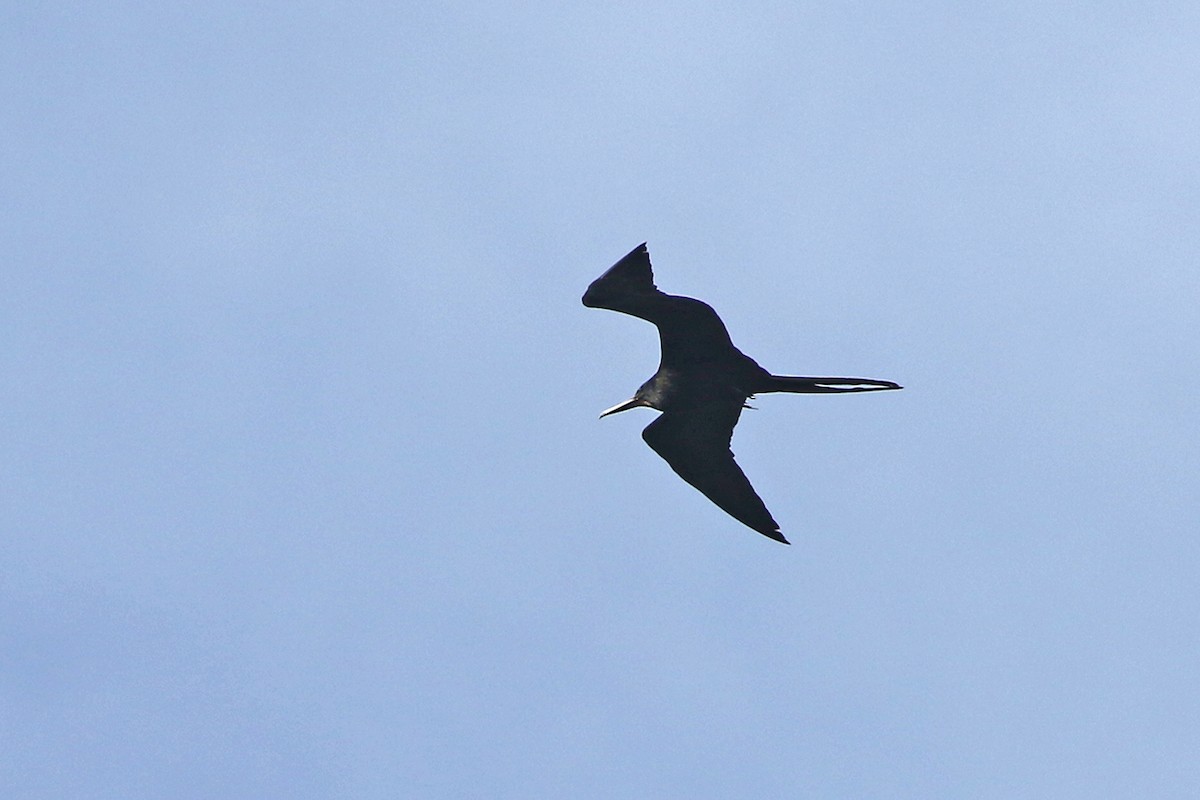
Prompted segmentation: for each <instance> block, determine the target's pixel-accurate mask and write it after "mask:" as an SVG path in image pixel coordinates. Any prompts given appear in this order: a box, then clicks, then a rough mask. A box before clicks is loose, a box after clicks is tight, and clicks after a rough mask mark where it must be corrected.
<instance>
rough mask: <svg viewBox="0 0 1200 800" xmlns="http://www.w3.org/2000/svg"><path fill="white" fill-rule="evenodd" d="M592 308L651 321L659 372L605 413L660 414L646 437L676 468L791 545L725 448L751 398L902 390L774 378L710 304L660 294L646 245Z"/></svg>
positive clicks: (859, 381)
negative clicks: (772, 394)
mask: <svg viewBox="0 0 1200 800" xmlns="http://www.w3.org/2000/svg"><path fill="white" fill-rule="evenodd" d="M583 304H584V305H585V306H587V307H588V308H607V309H609V310H612V311H620V312H621V313H623V314H631V315H633V316H635V317H640V318H641V319H644V320H647V321H649V322H652V323H654V325H655V326H656V327H657V328H658V336H659V342H660V345H661V348H662V357H661V359H660V361H659V365H658V371H657V372H655V373H654V375H653V377H651V378H650V380H648V381H646V382H645V383H643V384H642V385H641V386H640V387H639V388H638V390H637V393H636V394H634V396H633V397H632V398H630V399H629V400H626V401H625V402H623V403H618V404H617V405H615V406H613V407H612V408H609V409H606V410H605V411H604V412H603V413H601V414H600V417H601V418H604V417H607V416H608V415H609V414H616V413H617V412H620V411H627V410H629V409H631V408H639V407H647V408H653V409H656V410H658V411H661V412H662V414H661V415H660V416H659V417H658V418H657V419H656V420H654V421H653V422H651V423H650V424H649V425H647V426H646V428H645V430H643V431H642V438H643V439H644V440H645V441H646V444H648V445H650V447H651V449H653V450H654V452H656V453H658V454H659V455H660V456H661V457H662V458H663V460H664V461H666V462H667V464H669V465H670V467H671V469H673V470H675V472H676V473H677V474H678V475H679V477H681V478H683V479H684V480H685V481H687V482H688V483H690V484H691V485H692V486H694V487H696V488H697V489H699V490H700V491H701V493H703V494H704V496H705V497H707V498H708V499H709V500H712V501H713V502H714V503H716V504H717V506H719V507H720V508H721V509H722V510H724V511H725V512H726V513H728V514H729V515H730V516H732V517H733V518H734V519H736V520H738V521H739V522H741V523H743V524H744V525H747V526H748V527H750V528H753V529H754V530H756V531H758V532H759V533H761V534H763V535H764V536H768V537H770V538H772V539H774V540H775V541H777V542H782V543H784V544H789V542H788V540H787V539H785V538H784V536H783V534H782V533H780V531H779V524H778V523H777V522H775V519H774V517H772V516H771V512H770V511H768V510H767V507H766V505H765V504H764V503H763V501H762V498H760V497H759V496H758V493H757V492H755V491H754V487H753V486H751V485H750V481H749V480H747V479H746V475H745V473H743V472H742V469H741V467H739V466H738V465H737V462H736V461H734V458H733V452H732V451H731V450H730V449H729V443H730V440H731V439H732V438H733V428H734V426H735V425H737V422H738V418H739V417H740V416H741V414H742V409H743V408H747V407H748V406H746V400H748V399H750V398H752V397H754V396H755V395H756V394H765V393H767V392H796V393H804V394H826V393H833V392H877V391H883V390H887V389H900V388H902V387H901V386H900V385H899V384H896V383H892V382H891V381H876V380H868V379H865V378H805V377H794V376H786V375H772V374H771V373H770V372H767V371H766V370H765V369H763V368H762V367H760V366H759V365H758V363H757V362H755V360H754V359H752V358H750V357H749V356H747V355H746V354H744V353H743V352H742V351H740V350H738V349H737V348H736V347H734V346H733V341H732V340H731V339H730V338H729V332H728V331H727V330H726V329H725V323H723V322H721V318H720V317H718V316H717V312H715V311H713V309H712V307H711V306H709V305H708V304H707V303H702V302H701V301H699V300H695V299H693V298H691V297H680V296H677V295H670V294H666V293H664V292H661V291H659V289H658V287H657V286H655V285H654V273H653V271H652V270H651V267H650V253H649V251H648V250H647V249H646V245H645V244H644V243H643V244H640V245H638V246H637V247H635V248H634V249H633V250H632V251H630V253H629V254H628V255H626V256H625V257H624V258H622V259H621V260H620V261H618V262H617V263H616V264H613V265H612V266H611V267H610V268H609V269H608V270H607V271H606V272H605V273H604V274H603V275H601V276H600V277H599V278H597V279H596V280H594V281H592V284H591V285H590V286H588V289H587V291H586V292H584V295H583Z"/></svg>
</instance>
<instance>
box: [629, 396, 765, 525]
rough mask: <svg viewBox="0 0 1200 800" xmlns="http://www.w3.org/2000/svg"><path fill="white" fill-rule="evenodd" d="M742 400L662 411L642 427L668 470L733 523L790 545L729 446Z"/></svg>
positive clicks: (646, 438) (648, 442) (644, 435)
mask: <svg viewBox="0 0 1200 800" xmlns="http://www.w3.org/2000/svg"><path fill="white" fill-rule="evenodd" d="M741 413H742V405H741V403H740V402H739V403H731V402H723V401H722V402H709V403H704V404H702V405H698V406H694V407H691V408H687V409H675V410H672V411H668V412H664V413H663V414H662V415H661V416H660V417H659V418H658V419H656V420H654V422H651V423H650V424H649V425H648V426H646V429H645V430H644V431H642V438H643V439H645V440H646V444H648V445H650V447H651V448H652V449H653V450H654V452H656V453H658V454H659V455H660V456H662V458H663V459H664V460H665V461H666V462H667V463H668V464H670V465H671V469H673V470H675V472H676V473H677V474H678V475H679V477H681V478H683V479H684V480H685V481H687V482H688V483H690V484H691V485H692V486H695V487H696V488H697V489H699V490H700V491H701V492H702V493H703V494H704V496H705V497H707V498H708V499H709V500H712V501H713V502H714V503H716V504H717V505H718V506H720V507H721V508H722V509H724V510H725V512H726V513H728V514H729V515H730V516H732V517H733V518H734V519H736V520H737V521H739V522H741V523H743V524H744V525H747V526H749V527H751V528H753V529H754V530H756V531H758V532H759V533H761V534H763V535H764V536H769V537H770V538H772V539H774V540H775V541H777V542H783V543H784V544H788V540H787V539H785V538H783V534H782V533H780V532H779V524H778V523H777V522H775V520H774V518H773V517H772V516H771V512H770V511H768V510H767V507H766V505H764V504H763V501H762V498H760V497H759V496H758V493H757V492H755V491H754V487H753V486H751V485H750V481H749V480H747V479H746V474H745V473H744V472H742V469H741V467H739V466H738V465H737V462H736V461H734V460H733V451H731V450H730V449H729V442H730V439H732V438H733V426H734V425H736V424H737V421H738V417H739V416H740V415H741Z"/></svg>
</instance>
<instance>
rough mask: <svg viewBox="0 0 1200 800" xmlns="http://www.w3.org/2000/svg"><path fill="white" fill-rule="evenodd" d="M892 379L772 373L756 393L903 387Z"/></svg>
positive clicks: (853, 390)
mask: <svg viewBox="0 0 1200 800" xmlns="http://www.w3.org/2000/svg"><path fill="white" fill-rule="evenodd" d="M903 388H904V387H903V386H901V385H900V384H898V383H892V382H891V381H873V380H868V379H867V378H801V377H797V376H793V375H772V376H770V378H769V379H767V380H766V381H765V382H764V385H763V387H762V388H760V389H757V390H755V393H756V394H765V393H767V392H795V393H797V394H823V393H826V392H882V391H886V390H887V389H903Z"/></svg>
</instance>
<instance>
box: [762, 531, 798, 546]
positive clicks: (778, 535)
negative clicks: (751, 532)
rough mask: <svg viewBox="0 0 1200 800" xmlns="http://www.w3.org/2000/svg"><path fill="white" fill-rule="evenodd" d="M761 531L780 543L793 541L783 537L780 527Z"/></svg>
mask: <svg viewBox="0 0 1200 800" xmlns="http://www.w3.org/2000/svg"><path fill="white" fill-rule="evenodd" d="M759 533H761V534H762V535H763V536H766V537H767V538H768V539H774V540H775V541H777V542H779V543H780V544H791V542H789V541H788V540H787V539H785V538H783V534H782V533H780V532H779V528H776V529H775V530H773V531H759Z"/></svg>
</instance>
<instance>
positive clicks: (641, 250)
mask: <svg viewBox="0 0 1200 800" xmlns="http://www.w3.org/2000/svg"><path fill="white" fill-rule="evenodd" d="M583 304H584V305H585V306H588V307H589V308H607V309H609V310H611V311H620V312H621V313H623V314H632V315H633V316H635V317H641V318H642V319H644V320H647V321H649V322H653V323H654V324H655V325H656V326H657V327H658V335H659V341H660V343H661V344H662V355H663V363H664V364H669V365H672V366H683V365H686V364H688V363H697V362H709V361H714V360H729V359H731V358H737V356H740V355H741V354H740V353H738V351H737V349H736V348H734V346H733V342H732V341H730V339H729V332H728V331H727V330H726V329H725V323H723V322H721V318H720V317H719V316H717V312H716V311H713V310H712V307H711V306H709V305H708V304H707V303H702V302H701V301H699V300H695V299H693V298H691V297H680V296H678V295H672V294H666V293H664V292H661V291H659V289H658V287H657V286H655V285H654V272H653V270H652V269H651V268H650V252H649V251H648V250H647V249H646V245H645V243H643V244H640V245H638V246H637V247H635V248H634V249H633V250H631V251H630V252H629V254H628V255H626V256H625V257H624V258H622V259H621V260H620V261H618V262H617V263H616V264H613V265H612V266H611V267H609V268H608V270H607V271H605V273H604V274H603V275H601V276H600V277H599V278H597V279H596V280H594V281H592V283H591V285H590V286H588V288H587V291H586V292H584V294H583Z"/></svg>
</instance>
